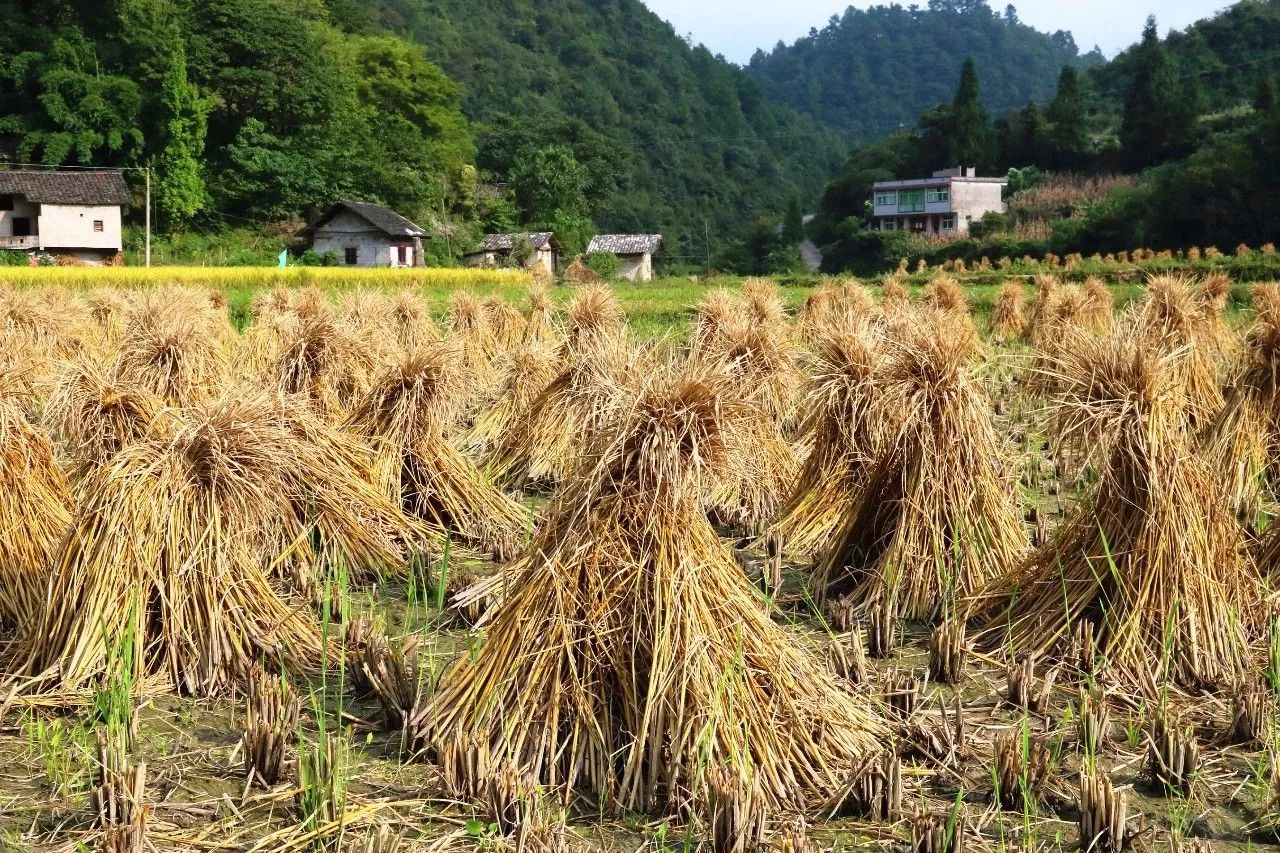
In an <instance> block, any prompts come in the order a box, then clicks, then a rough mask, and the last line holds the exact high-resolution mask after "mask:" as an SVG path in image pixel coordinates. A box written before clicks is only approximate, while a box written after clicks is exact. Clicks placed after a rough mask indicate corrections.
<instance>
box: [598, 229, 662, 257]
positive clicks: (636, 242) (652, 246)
mask: <svg viewBox="0 0 1280 853" xmlns="http://www.w3.org/2000/svg"><path fill="white" fill-rule="evenodd" d="M661 248H662V235H661V234H597V235H596V236H594V237H592V238H591V243H590V245H588V246H587V253H588V254H590V253H591V252H612V253H613V254H615V255H645V254H652V253H653V252H657V251H659V250H660V249H661Z"/></svg>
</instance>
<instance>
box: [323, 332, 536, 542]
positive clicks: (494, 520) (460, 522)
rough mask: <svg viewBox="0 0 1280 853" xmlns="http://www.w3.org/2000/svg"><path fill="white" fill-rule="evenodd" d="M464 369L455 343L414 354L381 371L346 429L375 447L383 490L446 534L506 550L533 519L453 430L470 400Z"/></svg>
mask: <svg viewBox="0 0 1280 853" xmlns="http://www.w3.org/2000/svg"><path fill="white" fill-rule="evenodd" d="M464 370H465V366H464V363H463V356H462V352H461V349H460V347H459V345H458V344H455V343H453V342H452V341H447V342H442V343H439V344H433V345H430V346H428V347H426V348H424V349H420V350H417V351H415V352H412V353H409V354H407V355H405V356H404V357H403V358H401V359H400V361H399V362H398V363H397V364H396V365H395V366H394V367H392V368H390V369H388V370H387V371H385V372H384V373H383V374H382V375H381V376H379V377H378V379H377V380H376V381H375V382H374V384H373V388H372V389H371V390H370V392H369V393H368V394H367V395H366V396H365V398H364V400H362V401H361V402H360V404H359V405H358V406H356V407H355V409H353V410H352V412H351V416H350V418H349V419H348V421H347V424H346V427H347V429H348V430H350V431H352V432H353V433H355V434H356V435H359V436H361V437H363V438H364V439H366V440H367V441H368V442H369V443H370V444H371V446H372V447H373V448H374V449H375V451H376V454H377V460H378V461H377V475H376V481H377V482H378V484H379V485H380V487H381V488H382V490H383V492H384V494H386V495H388V496H390V497H391V498H392V499H393V500H396V501H398V502H402V503H403V505H404V507H405V509H406V510H407V511H409V512H410V513H412V514H413V515H414V516H416V517H418V518H420V519H422V520H424V521H425V522H427V523H428V524H429V525H430V526H431V527H432V528H433V529H435V530H437V531H439V532H440V533H441V534H454V535H457V536H460V537H462V538H463V539H465V540H467V541H469V542H472V543H477V544H481V545H486V546H495V547H496V546H502V547H503V548H506V547H509V546H510V545H511V544H513V542H514V539H515V537H516V536H517V535H518V534H519V533H520V531H521V530H522V528H523V527H524V525H525V523H526V521H527V517H526V514H525V511H524V508H523V507H522V506H521V505H520V504H519V503H517V502H515V501H514V500H512V499H511V498H509V497H507V495H505V494H503V493H502V491H500V490H499V489H498V488H497V487H496V486H495V485H494V484H493V483H492V482H491V481H490V480H489V479H488V478H487V476H486V475H484V474H483V473H481V472H480V471H479V470H478V469H477V468H476V467H475V466H473V465H472V464H471V462H470V460H468V459H467V458H466V457H465V456H463V455H462V453H461V452H460V451H459V450H458V449H457V448H455V447H454V446H453V444H452V443H451V442H450V441H449V438H448V435H447V430H448V429H449V426H450V424H451V423H453V422H454V421H455V420H456V418H457V412H458V410H459V409H460V408H462V407H463V406H464V405H465V403H466V396H467V394H466V391H467V389H466V382H465V377H464V375H463V371H464Z"/></svg>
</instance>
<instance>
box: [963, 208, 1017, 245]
mask: <svg viewBox="0 0 1280 853" xmlns="http://www.w3.org/2000/svg"><path fill="white" fill-rule="evenodd" d="M1008 226H1009V220H1008V219H1006V218H1005V215H1004V214H1003V213H999V212H997V211H994V210H992V211H990V212H988V213H985V214H983V216H982V218H981V219H979V220H978V221H977V222H974V223H971V224H970V225H969V236H970V237H972V238H973V239H975V240H983V239H985V238H987V237H990V236H991V235H993V234H998V233H1000V232H1001V231H1004V230H1005V229H1006V228H1008Z"/></svg>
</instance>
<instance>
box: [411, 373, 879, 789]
mask: <svg viewBox="0 0 1280 853" xmlns="http://www.w3.org/2000/svg"><path fill="white" fill-rule="evenodd" d="M628 399H629V400H630V402H619V404H618V405H617V407H616V410H615V416H614V417H613V418H612V419H611V421H610V422H609V424H608V425H607V426H606V427H605V428H604V429H602V430H601V431H600V432H599V433H598V434H597V435H596V436H595V438H594V439H593V440H592V442H591V451H590V452H589V453H588V454H586V455H585V456H584V461H583V464H582V466H581V467H580V468H579V469H578V470H577V471H576V472H575V476H574V477H573V479H572V481H571V482H569V483H568V484H566V486H565V487H564V488H563V490H562V491H561V492H560V493H559V495H558V497H557V499H556V500H555V501H554V503H553V505H552V507H551V509H550V512H549V515H548V517H547V519H546V522H545V524H544V525H543V527H542V529H541V531H540V532H539V534H538V536H537V538H536V541H535V543H534V545H533V547H532V548H531V549H530V551H529V552H528V554H527V555H526V556H525V557H524V558H523V559H522V560H521V562H520V563H519V564H518V567H517V571H518V572H519V573H520V574H521V580H520V581H519V583H517V584H514V585H513V586H514V590H515V591H514V592H513V593H512V595H511V597H510V598H508V599H507V600H506V601H504V602H503V603H502V604H501V605H500V606H499V607H498V609H497V611H496V612H495V613H494V614H493V615H492V621H491V622H490V623H489V624H488V626H487V629H486V639H485V643H484V644H483V645H482V646H481V647H480V648H479V649H478V650H477V651H476V652H475V654H473V655H467V656H463V657H462V658H460V659H459V660H457V661H456V662H455V663H454V664H453V665H452V667H451V668H450V669H449V670H448V671H447V672H446V674H445V676H444V677H443V679H442V681H441V683H440V686H439V689H438V691H437V693H436V694H435V696H434V697H433V699H432V700H431V702H430V704H429V705H428V706H427V707H426V708H424V709H423V710H422V712H420V713H419V714H417V715H415V718H414V720H413V724H414V725H416V726H417V727H418V728H419V730H420V731H421V733H422V735H423V736H424V738H425V739H426V741H427V743H429V744H430V745H431V747H432V748H433V749H434V750H436V751H437V752H439V753H442V754H450V753H451V751H452V750H455V748H456V747H457V746H458V745H459V744H468V743H470V744H474V749H473V752H475V753H477V754H480V755H483V756H485V761H484V762H483V766H479V767H474V768H472V770H471V772H473V773H476V774H479V775H480V776H481V777H482V779H479V780H475V783H476V784H478V783H479V782H481V781H483V777H492V776H496V775H499V774H503V773H511V772H513V771H514V772H515V773H517V774H519V775H520V777H521V778H523V779H526V780H528V781H529V782H530V783H533V784H537V785H541V786H545V787H546V788H548V789H551V790H553V791H556V792H558V793H560V794H561V795H562V796H563V797H565V799H566V800H568V799H570V798H571V797H572V796H573V795H574V794H575V793H579V792H581V793H584V794H588V795H589V796H590V797H592V798H593V801H594V802H598V803H599V804H600V805H601V807H603V808H605V809H607V810H609V811H623V810H635V809H653V808H664V809H672V810H674V809H681V808H684V807H686V806H687V805H688V804H689V800H690V799H696V800H703V801H705V798H706V792H705V791H704V790H702V788H701V786H702V782H703V780H702V774H701V772H700V768H703V767H708V766H710V767H721V768H724V770H725V771H726V772H727V773H730V774H733V775H735V776H737V777H739V778H740V779H742V780H744V781H746V780H748V779H750V780H752V781H753V784H755V785H758V787H759V790H760V796H761V798H762V800H763V802H765V803H766V804H770V805H783V804H785V805H788V806H792V807H795V806H800V805H804V804H806V803H812V802H814V801H816V800H818V799H821V798H824V797H826V796H828V795H830V794H831V793H832V792H833V791H834V790H835V789H836V788H837V787H838V786H839V784H840V783H841V782H842V781H844V779H845V778H846V776H847V774H848V773H849V771H850V769H851V765H854V764H857V763H859V762H860V761H861V760H862V759H865V758H867V757H869V756H870V755H871V754H873V753H875V752H876V751H877V750H878V748H879V744H878V741H879V739H880V738H883V737H884V736H885V731H884V728H883V726H882V724H881V723H880V722H879V721H878V720H877V718H876V717H875V716H874V714H873V713H872V712H871V711H870V709H869V706H868V703H867V701H866V700H865V699H864V698H861V697H856V696H854V695H852V694H850V693H848V692H846V691H845V690H844V689H842V688H841V687H839V686H838V685H837V683H836V681H835V680H834V677H833V676H832V675H830V674H829V673H828V672H827V671H826V670H825V668H824V666H823V665H822V664H821V662H819V661H818V660H817V659H816V658H814V657H813V656H812V655H811V654H810V653H809V652H807V651H805V650H803V649H801V648H800V647H799V646H798V645H797V644H796V642H795V640H793V639H792V638H791V637H790V636H789V635H787V634H786V632H785V631H783V630H782V629H781V628H780V627H779V626H777V625H775V624H774V623H773V621H772V620H771V619H770V618H769V617H768V615H767V614H766V613H765V611H764V610H763V609H762V608H761V607H760V606H759V604H758V602H757V600H756V593H755V591H754V589H753V588H752V587H751V586H750V584H749V582H748V581H747V579H746V578H745V576H744V575H743V573H742V571H741V570H740V569H739V568H738V566H737V564H736V562H735V561H734V559H733V557H732V555H731V554H730V553H729V552H728V551H727V549H726V548H725V546H724V545H723V543H722V542H721V540H720V539H719V537H718V536H717V535H716V533H715V531H714V529H712V527H711V526H710V524H709V523H708V522H707V520H706V517H705V515H704V506H703V503H704V499H703V495H704V494H705V493H706V490H707V488H708V486H710V485H711V484H712V483H713V482H714V481H715V480H717V479H719V478H720V477H721V476H722V474H721V473H720V472H719V471H718V469H719V468H721V467H722V466H725V465H730V464H732V462H733V460H734V459H735V458H736V451H735V450H734V442H735V438H734V434H733V426H732V422H733V420H734V418H735V416H736V412H735V409H736V406H735V405H734V404H733V403H731V402H729V400H731V399H732V395H722V393H721V389H720V388H719V387H718V386H717V384H716V383H715V382H714V381H712V380H707V379H700V378H696V377H691V378H672V377H670V376H667V375H658V376H656V377H655V376H653V375H650V376H648V377H646V380H645V383H644V388H643V391H642V393H640V394H639V396H638V397H635V398H631V397H629V398H628ZM535 627H536V630H535Z"/></svg>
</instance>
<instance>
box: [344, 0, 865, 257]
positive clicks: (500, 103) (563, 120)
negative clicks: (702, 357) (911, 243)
mask: <svg viewBox="0 0 1280 853" xmlns="http://www.w3.org/2000/svg"><path fill="white" fill-rule="evenodd" d="M369 8H370V9H372V10H373V12H372V13H373V14H374V16H375V17H376V19H377V22H378V24H379V25H380V26H381V27H383V28H385V29H387V30H390V31H393V32H397V33H402V34H404V35H406V36H407V37H409V38H411V39H413V40H415V41H418V42H420V43H422V44H426V45H428V46H429V48H430V53H431V56H432V57H433V58H434V59H436V60H437V61H438V62H440V64H441V65H442V66H443V67H444V68H445V70H446V71H447V72H448V73H449V74H450V75H451V76H453V78H454V79H456V80H458V81H459V82H460V83H461V84H462V86H463V88H464V91H465V92H466V101H465V103H466V112H467V114H468V116H469V117H470V118H471V120H472V122H473V126H474V127H475V130H476V141H477V147H478V151H479V154H478V160H477V163H478V165H479V166H480V167H481V168H482V169H486V170H489V171H491V172H493V173H494V174H497V175H500V176H501V175H505V174H506V172H507V170H508V169H509V167H510V166H511V164H512V163H514V162H516V160H517V159H518V158H519V157H520V154H521V152H522V151H529V150H537V149H539V148H542V147H545V146H548V145H553V144H567V145H568V146H569V148H570V149H571V150H572V152H573V154H574V156H575V159H576V160H577V161H578V162H579V163H581V164H582V166H583V167H584V168H585V172H586V186H585V188H584V189H585V195H586V198H587V199H588V200H589V202H590V203H591V211H590V212H591V215H592V216H593V218H594V219H595V220H596V221H597V223H598V224H599V225H600V227H602V228H604V229H606V230H611V229H618V230H623V231H632V230H635V231H641V232H650V231H663V232H664V233H666V234H667V236H668V238H671V237H678V238H679V239H678V240H677V241H676V242H672V241H671V240H670V239H669V240H668V251H667V253H666V254H667V256H668V257H672V256H676V255H685V256H689V257H690V259H692V258H693V257H696V258H698V259H699V260H700V259H702V258H703V257H704V256H705V251H706V232H707V228H708V227H709V229H710V232H711V235H712V237H713V238H714V237H715V236H716V235H717V234H721V235H723V234H724V233H726V232H728V231H732V230H733V229H735V228H736V227H737V226H738V225H740V224H741V223H743V222H744V221H745V220H746V218H748V217H749V216H752V215H755V214H758V213H761V212H763V211H767V210H779V209H781V208H782V206H784V205H785V204H786V201H787V199H788V198H789V196H790V194H792V193H794V192H797V191H798V192H801V193H805V194H808V195H814V194H816V193H817V191H818V190H819V189H820V188H821V186H822V185H823V183H824V182H825V181H826V180H827V179H828V178H829V177H830V175H831V173H832V172H833V171H834V169H835V168H836V167H837V166H838V165H839V162H840V160H841V158H842V157H843V155H844V153H845V149H844V146H843V145H841V144H840V143H839V142H838V140H836V139H835V138H834V137H833V136H832V135H830V134H828V133H826V132H824V131H822V130H820V129H819V128H818V125H817V123H815V122H813V121H811V120H810V119H808V118H807V117H804V116H801V115H799V114H798V113H796V112H794V111H792V110H790V109H789V108H787V107H785V106H779V105H775V104H774V103H772V102H770V101H769V100H768V99H766V98H765V97H764V94H763V93H762V92H761V90H760V87H759V86H758V85H756V84H755V83H754V82H753V81H752V80H751V79H750V78H749V77H748V76H747V75H746V74H745V73H744V72H743V71H742V70H741V69H738V68H736V67H735V66H733V65H730V64H729V63H726V62H724V61H723V60H721V59H719V58H717V57H716V56H713V55H712V54H711V53H710V52H709V51H707V50H706V49H705V48H703V47H701V46H691V45H688V44H686V43H685V42H684V41H683V40H682V39H680V38H679V37H678V36H677V35H676V33H675V31H674V30H673V29H672V28H671V26H670V25H669V24H667V23H666V22H664V21H662V20H661V19H660V18H658V17H657V16H656V15H654V14H653V13H651V12H649V11H648V9H646V8H645V7H644V6H643V5H642V4H641V3H640V2H638V0H485V2H475V0H378V2H376V3H374V4H371V6H370V7H369Z"/></svg>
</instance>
